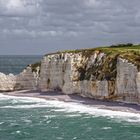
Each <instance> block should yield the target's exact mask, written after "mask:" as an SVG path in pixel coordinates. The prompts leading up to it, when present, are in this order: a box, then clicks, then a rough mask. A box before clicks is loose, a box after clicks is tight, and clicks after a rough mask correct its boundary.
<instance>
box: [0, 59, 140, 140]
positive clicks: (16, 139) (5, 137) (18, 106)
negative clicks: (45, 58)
mask: <svg viewBox="0 0 140 140" xmlns="http://www.w3.org/2000/svg"><path fill="white" fill-rule="evenodd" d="M40 58H41V56H9V57H5V56H0V70H1V71H2V72H5V73H14V74H18V73H19V72H20V71H22V69H23V68H24V67H26V65H28V63H32V62H33V63H34V62H36V61H38V60H40ZM0 140H140V114H137V113H131V112H120V111H113V110H106V109H103V108H102V109H101V108H98V107H97V106H91V105H84V104H82V103H76V102H75V103H74V102H63V101H57V100H53V101H50V100H45V99H39V98H31V97H13V96H8V95H5V94H4V93H0Z"/></svg>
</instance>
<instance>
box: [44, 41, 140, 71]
mask: <svg viewBox="0 0 140 140" xmlns="http://www.w3.org/2000/svg"><path fill="white" fill-rule="evenodd" d="M95 51H98V52H103V53H105V54H106V55H107V56H108V57H110V58H114V57H116V56H119V57H121V58H124V59H127V60H128V61H130V62H132V63H133V64H135V65H136V66H138V69H139V70H140V44H139V45H133V44H131V43H127V44H117V45H112V46H104V47H97V48H90V49H79V50H66V51H61V52H56V53H51V54H47V55H46V56H48V55H52V54H62V53H82V55H83V56H85V57H90V56H91V55H92V54H94V53H95Z"/></svg>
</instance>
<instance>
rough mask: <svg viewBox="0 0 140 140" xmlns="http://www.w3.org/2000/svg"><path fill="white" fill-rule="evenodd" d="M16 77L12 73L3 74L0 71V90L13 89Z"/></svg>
mask: <svg viewBox="0 0 140 140" xmlns="http://www.w3.org/2000/svg"><path fill="white" fill-rule="evenodd" d="M15 84H16V77H15V76H14V75H13V74H9V75H5V74H3V73H0V91H11V90H14V86H15Z"/></svg>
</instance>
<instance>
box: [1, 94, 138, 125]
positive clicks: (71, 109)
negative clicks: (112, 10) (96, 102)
mask: <svg viewBox="0 0 140 140" xmlns="http://www.w3.org/2000/svg"><path fill="white" fill-rule="evenodd" d="M1 96H2V97H3V98H8V99H18V100H19V101H20V100H21V101H25V102H26V101H31V102H33V103H34V104H31V105H28V104H27V105H11V106H2V107H1V108H14V109H16V108H27V109H30V108H47V107H51V108H55V109H54V111H60V112H67V113H76V114H79V113H84V114H89V115H92V116H94V117H100V116H103V117H109V118H118V119H122V120H125V121H128V122H139V123H140V114H138V113H133V112H123V111H113V110H107V109H100V108H98V107H97V106H96V107H94V106H90V105H84V104H81V103H73V102H63V101H55V100H52V101H50V100H49V101H48V100H45V99H39V98H32V97H14V96H7V95H1V94H0V98H1Z"/></svg>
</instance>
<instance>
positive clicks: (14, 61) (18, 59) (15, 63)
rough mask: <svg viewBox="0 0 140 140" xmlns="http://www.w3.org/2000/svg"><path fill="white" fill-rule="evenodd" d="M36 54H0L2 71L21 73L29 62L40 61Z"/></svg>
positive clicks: (0, 68) (0, 70)
mask: <svg viewBox="0 0 140 140" xmlns="http://www.w3.org/2000/svg"><path fill="white" fill-rule="evenodd" d="M41 58H42V56H36V55H0V72H2V73H5V74H9V73H13V74H19V73H20V72H21V71H22V70H23V69H24V68H26V67H27V65H28V64H33V63H35V62H38V61H40V60H41Z"/></svg>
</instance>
